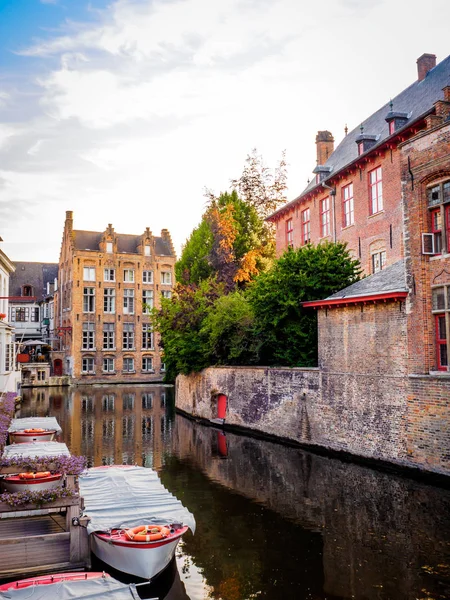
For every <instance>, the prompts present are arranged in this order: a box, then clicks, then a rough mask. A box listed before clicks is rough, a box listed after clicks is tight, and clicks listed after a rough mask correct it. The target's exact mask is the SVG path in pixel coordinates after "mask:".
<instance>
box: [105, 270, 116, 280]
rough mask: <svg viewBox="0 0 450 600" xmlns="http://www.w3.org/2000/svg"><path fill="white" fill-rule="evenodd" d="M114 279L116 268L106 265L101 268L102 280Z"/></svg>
mask: <svg viewBox="0 0 450 600" xmlns="http://www.w3.org/2000/svg"><path fill="white" fill-rule="evenodd" d="M115 280H116V270H115V269H107V268H106V267H105V268H104V270H103V281H115Z"/></svg>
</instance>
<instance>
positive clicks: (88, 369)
mask: <svg viewBox="0 0 450 600" xmlns="http://www.w3.org/2000/svg"><path fill="white" fill-rule="evenodd" d="M81 372H82V373H95V368H94V359H93V358H91V357H90V356H87V357H84V358H83V359H82V361H81Z"/></svg>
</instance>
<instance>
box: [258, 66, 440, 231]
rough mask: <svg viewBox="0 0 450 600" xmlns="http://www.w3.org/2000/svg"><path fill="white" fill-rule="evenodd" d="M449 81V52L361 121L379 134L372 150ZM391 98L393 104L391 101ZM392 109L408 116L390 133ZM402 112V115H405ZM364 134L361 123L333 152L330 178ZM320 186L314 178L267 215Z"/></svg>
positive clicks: (424, 109) (420, 113) (351, 157)
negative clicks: (298, 193)
mask: <svg viewBox="0 0 450 600" xmlns="http://www.w3.org/2000/svg"><path fill="white" fill-rule="evenodd" d="M447 85H450V56H447V58H445V59H444V60H443V61H441V62H440V63H439V64H437V65H436V66H435V67H434V68H433V69H431V70H430V71H428V73H427V75H426V77H425V78H424V79H422V81H415V82H414V83H413V84H411V85H410V86H409V87H407V88H406V89H405V90H403V91H402V92H400V94H398V95H397V96H395V98H393V99H392V101H390V102H387V103H386V104H384V105H383V106H382V107H381V108H379V109H378V110H377V111H376V112H375V113H373V114H372V115H371V116H369V117H368V118H367V119H366V120H365V121H363V122H362V123H361V125H362V127H363V131H364V135H365V136H376V139H377V141H376V143H375V144H374V145H373V146H372V147H371V148H370V150H369V152H370V151H372V150H374V149H375V148H377V147H379V146H380V145H381V144H383V143H384V142H385V141H386V140H387V139H388V138H389V137H394V136H395V135H398V133H399V131H401V130H402V129H403V128H407V127H409V126H410V125H411V124H412V123H414V122H416V121H418V120H420V119H421V118H423V117H424V116H425V115H426V114H427V113H429V112H430V110H431V109H432V108H433V104H434V103H435V102H437V101H438V100H443V98H444V96H443V92H442V89H443V88H444V87H445V86H447ZM391 102H392V105H391ZM389 113H390V116H392V114H393V113H394V114H397V113H407V115H408V117H409V118H408V120H407V121H406V123H405V125H404V126H403V127H402V128H400V129H397V130H396V132H395V134H393V135H392V136H391V135H390V134H389V125H388V123H387V122H386V117H387V116H388V114H389ZM402 116H403V115H402ZM360 135H361V127H360V125H358V126H357V127H355V129H353V130H352V131H350V132H349V133H348V134H347V135H346V136H345V137H344V139H343V140H342V142H341V143H340V144H339V145H338V146H337V148H336V149H335V150H334V152H332V154H330V156H329V158H328V160H327V161H326V162H325V164H324V165H323V166H326V167H331V171H330V175H329V176H328V177H327V179H329V178H332V177H333V175H335V174H336V173H337V172H339V171H340V170H341V169H343V168H344V167H346V166H348V165H349V164H351V163H352V162H353V161H355V160H356V159H358V158H360V156H358V146H357V143H356V141H357V138H358V136H360ZM325 181H326V180H325ZM316 187H317V188H320V183H319V184H317V183H316V181H315V178H314V179H313V180H312V181H311V183H310V184H309V185H308V186H307V187H306V188H305V189H304V190H303V192H302V193H301V194H300V195H299V196H297V197H296V198H294V200H291V201H290V202H288V203H287V204H285V205H284V206H282V207H280V208H279V209H278V210H276V211H275V212H274V213H272V214H271V215H270V216H269V217H268V219H271V218H272V217H274V216H275V215H277V213H279V212H284V211H285V210H286V208H289V207H290V206H291V205H294V204H295V203H296V202H298V200H300V199H301V198H302V197H303V196H304V195H305V194H307V193H308V192H310V191H311V190H313V189H314V188H316Z"/></svg>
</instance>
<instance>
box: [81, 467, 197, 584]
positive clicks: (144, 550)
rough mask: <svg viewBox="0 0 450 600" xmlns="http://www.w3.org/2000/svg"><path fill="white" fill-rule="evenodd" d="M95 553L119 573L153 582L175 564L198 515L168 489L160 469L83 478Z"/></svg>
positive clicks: (99, 470)
mask: <svg viewBox="0 0 450 600" xmlns="http://www.w3.org/2000/svg"><path fill="white" fill-rule="evenodd" d="M79 484H80V494H81V495H82V496H83V498H84V503H85V509H84V512H83V514H84V516H87V517H89V518H90V522H89V524H88V532H89V534H90V540H91V550H92V552H93V553H94V554H95V555H96V556H97V557H98V558H99V559H100V560H102V561H103V562H105V563H106V564H108V565H110V566H112V567H113V568H114V569H117V570H118V571H122V572H124V573H128V574H130V575H134V576H136V577H141V578H142V579H153V578H154V577H155V576H156V575H158V573H160V572H161V571H162V570H163V569H165V567H167V565H168V564H169V563H170V561H171V559H172V558H173V556H174V554H175V549H176V546H177V544H178V542H179V541H180V539H181V536H182V535H183V534H184V533H186V531H187V530H188V528H189V529H191V531H192V532H193V533H194V531H195V519H194V517H193V515H192V514H191V513H190V512H189V511H188V510H187V509H186V508H185V507H184V506H183V505H182V504H181V502H180V501H179V500H177V498H175V496H173V495H172V494H171V493H170V492H168V491H167V490H166V488H165V487H164V486H163V485H162V483H161V482H160V480H159V477H158V475H157V473H156V472H155V471H152V470H151V469H146V468H144V467H134V466H111V467H96V468H92V469H88V470H87V471H85V472H84V473H82V474H81V475H80V477H79Z"/></svg>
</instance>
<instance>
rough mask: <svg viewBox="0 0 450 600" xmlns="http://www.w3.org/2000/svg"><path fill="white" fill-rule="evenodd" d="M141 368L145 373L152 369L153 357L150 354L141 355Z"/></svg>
mask: <svg viewBox="0 0 450 600" xmlns="http://www.w3.org/2000/svg"><path fill="white" fill-rule="evenodd" d="M142 370H143V371H145V372H146V373H149V372H150V371H153V358H152V357H151V356H143V357H142ZM150 408H151V407H150Z"/></svg>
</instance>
